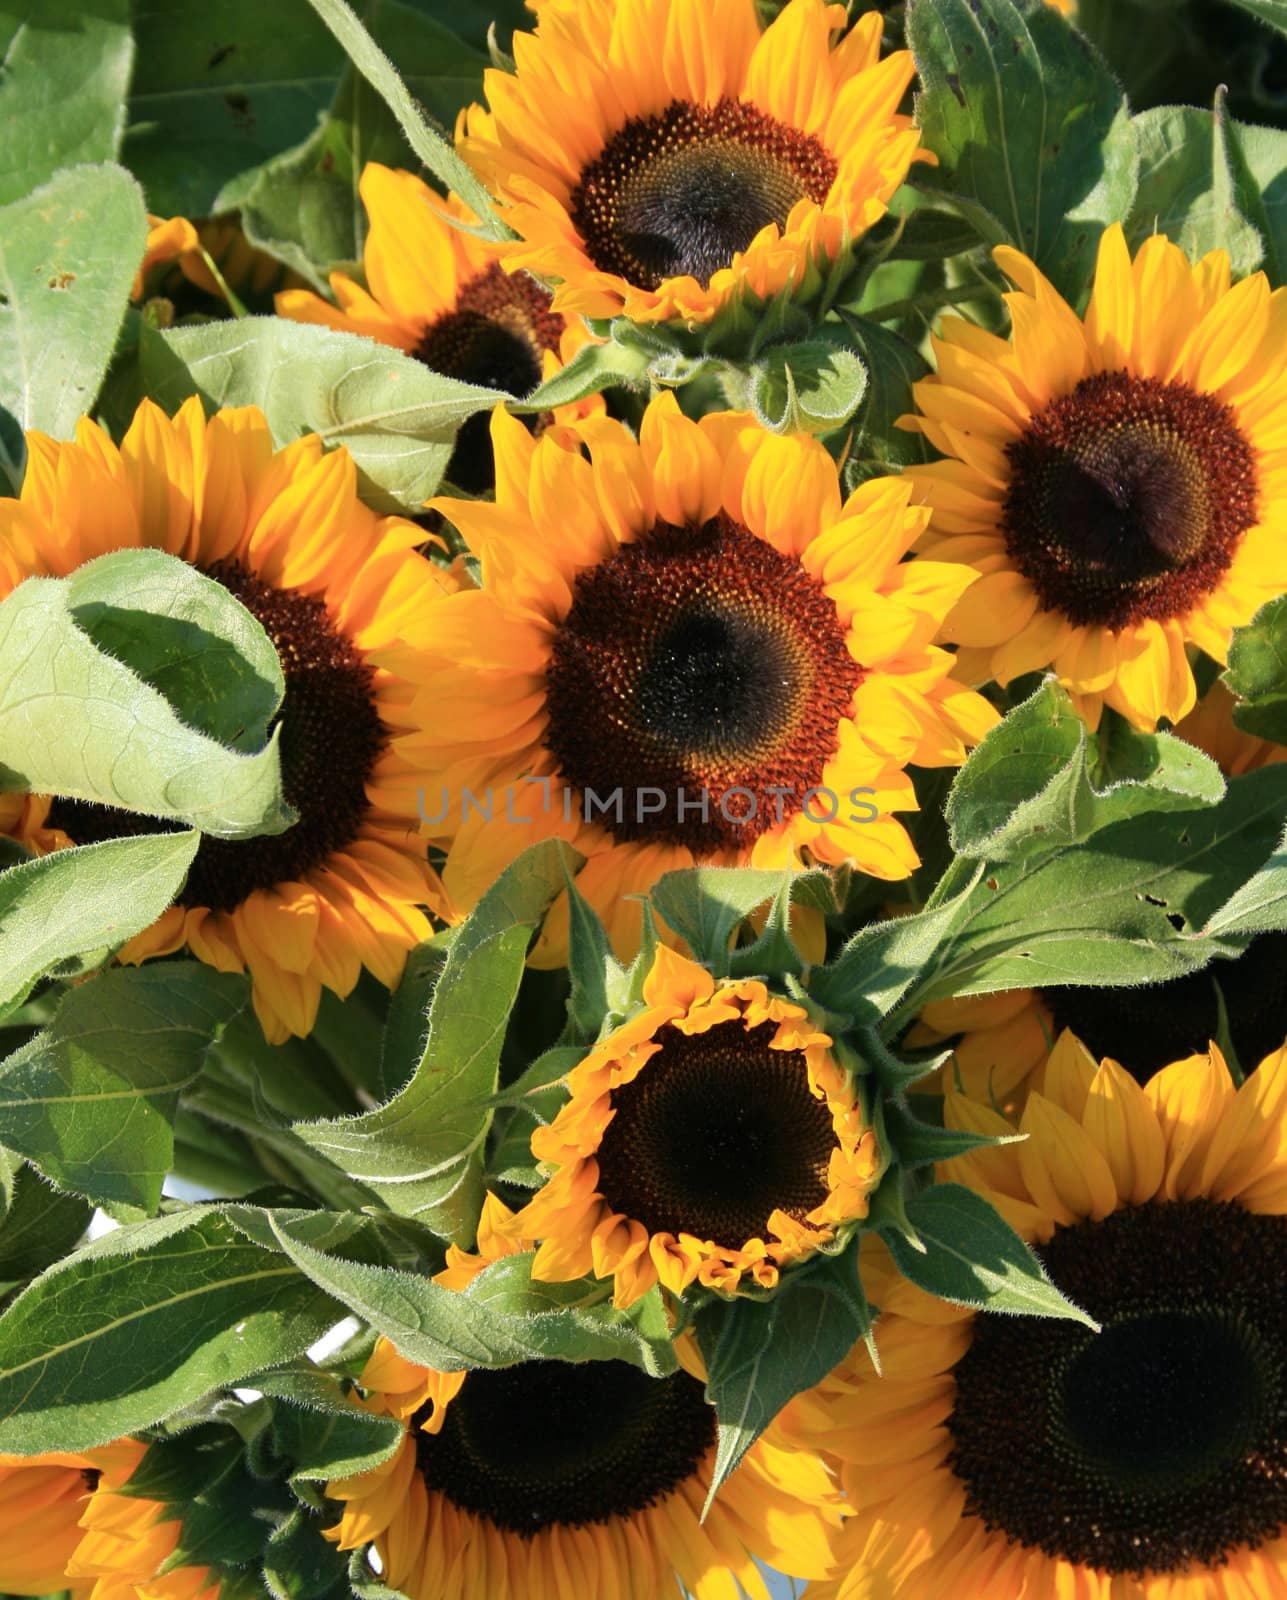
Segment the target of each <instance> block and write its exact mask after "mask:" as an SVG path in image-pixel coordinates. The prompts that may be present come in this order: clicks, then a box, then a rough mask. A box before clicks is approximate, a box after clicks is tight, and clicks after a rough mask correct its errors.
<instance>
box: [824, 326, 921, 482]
mask: <svg viewBox="0 0 1287 1600" xmlns="http://www.w3.org/2000/svg"><path fill="white" fill-rule="evenodd" d="M840 316H841V319H842V321H843V322H844V324H845V327H846V328H848V330H849V333H850V335H851V336H852V338H853V341H854V344H855V345H856V346H857V348H858V353H859V355H861V357H862V359H863V364H864V365H865V367H866V368H867V393H866V395H865V397H864V400H863V405H862V408H861V410H860V411H859V414H858V425H859V434H858V444H857V447H856V450H855V456H856V459H857V461H858V462H859V463H861V464H862V467H863V475H864V476H869V477H870V476H878V475H879V474H881V473H884V472H888V471H889V470H890V469H891V468H897V467H901V466H908V465H910V464H912V463H914V462H917V461H924V460H925V459H926V455H927V452H926V448H925V440H924V438H923V436H922V435H921V434H919V433H906V432H904V431H903V430H902V429H901V428H896V427H895V426H894V424H895V423H896V422H897V420H898V418H899V417H901V416H904V415H905V414H907V413H908V412H910V411H912V410H914V409H915V406H914V402H913V400H912V385H913V384H914V383H918V382H919V381H920V380H921V379H922V378H923V377H925V375H926V374H927V373H928V372H929V365H928V363H927V362H926V361H925V358H924V357H923V356H922V355H921V353H920V351H919V350H917V349H916V347H915V346H914V345H911V344H908V342H907V340H906V339H902V338H900V337H899V336H898V334H896V333H894V332H892V331H891V330H890V329H888V328H882V327H881V326H880V324H879V323H876V322H869V321H867V320H866V319H865V318H863V317H852V316H848V315H846V314H845V313H844V312H843V311H842V312H841V313H840Z"/></svg>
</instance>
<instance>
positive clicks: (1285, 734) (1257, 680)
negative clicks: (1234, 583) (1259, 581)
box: [1224, 595, 1287, 744]
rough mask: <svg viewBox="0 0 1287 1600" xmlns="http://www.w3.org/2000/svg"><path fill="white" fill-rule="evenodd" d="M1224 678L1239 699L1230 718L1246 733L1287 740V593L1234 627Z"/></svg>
mask: <svg viewBox="0 0 1287 1600" xmlns="http://www.w3.org/2000/svg"><path fill="white" fill-rule="evenodd" d="M1224 681H1225V683H1226V684H1228V686H1229V688H1230V689H1231V690H1232V691H1233V693H1234V694H1235V695H1237V696H1238V699H1239V703H1238V704H1237V705H1236V706H1235V707H1234V711H1233V720H1234V721H1235V722H1236V723H1237V725H1238V726H1239V727H1240V728H1242V729H1244V730H1245V731H1246V732H1247V733H1252V734H1255V735H1256V737H1257V738H1259V739H1270V740H1272V741H1273V742H1274V743H1275V744H1287V595H1279V597H1278V598H1277V599H1276V600H1271V601H1270V602H1269V604H1268V605H1265V606H1262V607H1261V608H1260V610H1259V611H1258V612H1257V613H1256V615H1255V616H1254V617H1253V618H1252V619H1251V621H1250V622H1249V623H1248V624H1247V625H1246V627H1245V628H1235V629H1234V634H1233V644H1232V646H1231V647H1230V650H1229V670H1228V672H1226V673H1225V675H1224Z"/></svg>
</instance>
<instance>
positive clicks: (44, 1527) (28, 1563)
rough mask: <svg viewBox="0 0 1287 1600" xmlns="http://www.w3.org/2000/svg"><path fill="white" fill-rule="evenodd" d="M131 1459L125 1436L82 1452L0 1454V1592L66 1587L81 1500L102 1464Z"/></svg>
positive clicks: (40, 1591) (80, 1590)
mask: <svg viewBox="0 0 1287 1600" xmlns="http://www.w3.org/2000/svg"><path fill="white" fill-rule="evenodd" d="M134 1459H135V1455H134V1447H133V1443H132V1441H130V1440H125V1441H122V1442H121V1443H118V1444H109V1445H104V1446H102V1447H101V1448H99V1449H97V1450H90V1451H87V1452H86V1453H85V1454H83V1455H62V1454H50V1455H40V1456H7V1455H0V1593H4V1594H11V1595H12V1594H51V1593H54V1592H56V1591H60V1590H62V1589H65V1588H66V1587H67V1583H66V1579H67V1563H68V1562H69V1561H70V1560H71V1558H72V1555H73V1553H74V1552H75V1549H76V1546H77V1545H78V1544H79V1543H80V1539H81V1528H80V1519H81V1515H82V1513H83V1512H84V1510H85V1504H86V1501H87V1500H88V1499H89V1497H90V1496H91V1495H92V1494H93V1492H94V1488H95V1485H96V1484H97V1483H98V1481H99V1478H100V1476H101V1474H102V1473H103V1471H104V1469H105V1468H107V1467H109V1466H112V1465H113V1464H115V1463H118V1462H121V1461H128V1462H130V1463H132V1462H133V1461H134ZM76 1592H77V1594H81V1593H83V1592H84V1591H83V1588H82V1587H81V1586H77V1589H76Z"/></svg>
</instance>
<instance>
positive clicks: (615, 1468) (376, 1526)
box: [326, 1197, 840, 1600]
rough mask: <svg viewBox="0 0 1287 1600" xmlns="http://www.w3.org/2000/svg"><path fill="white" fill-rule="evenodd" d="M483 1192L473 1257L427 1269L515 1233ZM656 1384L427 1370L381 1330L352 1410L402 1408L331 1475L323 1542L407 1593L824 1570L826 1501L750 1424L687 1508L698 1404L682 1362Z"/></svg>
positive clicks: (831, 1512)
mask: <svg viewBox="0 0 1287 1600" xmlns="http://www.w3.org/2000/svg"><path fill="white" fill-rule="evenodd" d="M512 1220H513V1219H512V1218H511V1217H510V1215H509V1213H508V1211H507V1210H506V1208H505V1206H504V1205H503V1204H501V1203H500V1202H499V1201H497V1200H496V1199H495V1198H494V1197H489V1201H488V1205H487V1208H486V1210H485V1211H484V1217H483V1223H482V1225H481V1226H480V1229H479V1238H478V1244H479V1254H478V1255H477V1256H473V1257H467V1256H464V1255H463V1254H462V1253H461V1252H459V1251H453V1252H452V1253H451V1255H450V1257H449V1263H448V1266H447V1268H446V1270H445V1271H444V1272H442V1273H440V1274H439V1275H438V1277H437V1280H436V1281H438V1282H439V1283H442V1284H444V1285H445V1286H447V1287H450V1288H458V1289H459V1288H464V1287H465V1286H466V1285H467V1284H468V1283H469V1282H470V1281H471V1280H472V1278H473V1277H475V1276H476V1275H477V1273H478V1272H479V1271H481V1270H482V1269H483V1268H484V1267H486V1266H487V1264H488V1263H489V1261H491V1260H495V1259H496V1258H497V1257H499V1256H501V1255H505V1254H508V1253H510V1252H512V1251H513V1250H515V1249H518V1248H521V1247H523V1246H524V1245H526V1244H527V1243H528V1241H526V1240H516V1239H515V1238H514V1237H513V1230H512V1227H510V1226H509V1224H510V1223H512ZM681 1354H682V1355H683V1357H684V1359H685V1362H686V1367H691V1368H692V1370H691V1371H689V1370H681V1371H678V1372H675V1373H673V1374H672V1375H671V1376H669V1377H665V1378H653V1377H649V1376H647V1375H646V1374H645V1373H644V1372H642V1371H640V1369H639V1368H637V1367H634V1366H630V1365H628V1364H627V1363H625V1362H621V1361H585V1362H579V1363H569V1362H561V1361H524V1362H520V1363H518V1364H517V1365H516V1366H512V1367H504V1368H501V1369H499V1370H479V1371H472V1372H450V1373H443V1372H434V1371H432V1370H430V1369H428V1368H425V1367H419V1366H415V1365H413V1364H412V1363H411V1362H409V1361H406V1360H404V1359H403V1357H402V1356H400V1355H399V1354H398V1353H397V1351H396V1350H395V1349H394V1348H393V1346H392V1345H391V1344H390V1343H389V1342H388V1341H387V1340H385V1339H381V1340H380V1341H379V1343H378V1344H377V1346H376V1349H375V1352H374V1354H373V1355H372V1356H371V1359H370V1360H369V1361H368V1362H367V1365H366V1367H365V1369H364V1370H363V1373H362V1376H361V1378H360V1379H359V1383H360V1384H361V1386H362V1388H363V1389H364V1390H365V1391H366V1397H365V1399H364V1400H363V1402H362V1403H363V1404H364V1405H365V1406H366V1407H367V1408H368V1409H370V1410H375V1411H379V1412H383V1413H385V1414H388V1415H391V1416H396V1417H400V1418H402V1419H403V1420H404V1421H405V1423H406V1426H407V1433H406V1437H405V1439H404V1440H403V1443H402V1445H401V1447H400V1448H399V1449H398V1451H397V1453H396V1454H395V1455H394V1456H393V1457H392V1458H391V1459H390V1460H389V1461H387V1462H385V1463H384V1464H383V1465H382V1466H379V1467H376V1468H374V1469H373V1470H372V1471H370V1472H366V1473H363V1474H361V1476H359V1477H354V1478H348V1479H344V1480H339V1481H333V1482H331V1483H329V1484H328V1485H327V1490H326V1492H327V1495H328V1496H329V1497H330V1498H331V1499H333V1500H337V1501H339V1502H341V1504H342V1506H343V1515H342V1516H341V1518H340V1520H339V1522H338V1524H337V1525H336V1526H335V1527H333V1528H331V1529H329V1530H327V1537H328V1538H330V1539H332V1540H334V1541H335V1542H336V1543H338V1544H339V1546H340V1548H341V1549H344V1550H351V1549H355V1548H358V1547H361V1546H364V1545H370V1546H372V1547H373V1548H374V1550H375V1553H376V1555H377V1557H378V1559H379V1563H380V1568H381V1571H382V1573H383V1575H384V1581H385V1582H386V1583H388V1584H390V1585H391V1586H392V1587H393V1588H395V1589H398V1590H400V1591H401V1592H402V1593H403V1594H405V1595H407V1596H408V1600H482V1597H484V1596H485V1597H486V1600H588V1597H590V1596H599V1595H604V1596H606V1595H612V1596H614V1597H618V1600H672V1597H673V1596H674V1595H675V1594H676V1593H677V1592H678V1591H679V1587H680V1586H681V1585H682V1588H683V1590H684V1591H686V1592H687V1593H689V1594H691V1595H693V1596H694V1597H695V1600H734V1597H735V1596H737V1595H746V1596H748V1597H750V1600H770V1596H769V1591H768V1588H767V1586H766V1584H765V1582H764V1579H763V1577H762V1576H761V1574H760V1571H759V1569H758V1567H757V1565H756V1561H757V1559H758V1560H759V1561H763V1562H766V1563H768V1564H769V1565H771V1566H774V1567H777V1568H778V1569H779V1570H780V1571H783V1572H790V1573H793V1574H795V1575H796V1576H797V1577H802V1578H818V1577H821V1576H823V1575H824V1574H825V1573H826V1572H828V1571H829V1570H830V1568H831V1544H832V1541H833V1539H834V1537H835V1534H836V1531H837V1528H838V1525H839V1518H840V1510H839V1506H840V1501H839V1496H838V1494H837V1492H836V1488H835V1485H834V1483H833V1481H832V1480H831V1478H830V1476H829V1474H828V1473H827V1470H826V1468H825V1467H824V1466H823V1465H822V1463H821V1462H820V1461H819V1460H818V1459H817V1457H816V1456H814V1455H812V1454H810V1453H808V1452H805V1451H797V1450H794V1449H792V1448H790V1447H789V1446H787V1445H786V1444H785V1442H784V1441H782V1440H780V1439H778V1438H777V1437H776V1435H775V1434H773V1433H772V1432H770V1433H768V1434H765V1435H762V1436H761V1437H760V1438H759V1439H758V1440H757V1441H756V1443H755V1444H754V1445H752V1447H751V1449H750V1450H749V1451H748V1452H747V1454H746V1456H745V1458H744V1459H743V1461H742V1463H741V1465H740V1466H739V1467H738V1469H737V1471H736V1472H735V1473H734V1474H733V1476H732V1477H731V1478H730V1479H729V1480H728V1482H727V1483H726V1484H725V1485H724V1487H723V1488H722V1489H721V1490H720V1493H719V1495H718V1496H717V1498H716V1500H715V1502H714V1505H713V1506H712V1507H711V1510H710V1512H709V1514H708V1515H707V1517H706V1520H705V1521H704V1522H703V1521H702V1520H701V1514H702V1508H703V1504H704V1501H705V1498H706V1493H707V1490H708V1488H709V1486H710V1481H711V1470H712V1465H713V1461H714V1454H715V1429H716V1422H715V1412H714V1410H713V1409H712V1408H711V1406H710V1405H708V1404H707V1402H706V1399H705V1396H704V1393H703V1385H702V1381H701V1378H702V1374H701V1368H700V1361H699V1359H698V1357H697V1355H696V1352H695V1350H693V1349H691V1347H690V1346H688V1345H687V1343H686V1342H685V1343H684V1344H683V1345H682V1346H681Z"/></svg>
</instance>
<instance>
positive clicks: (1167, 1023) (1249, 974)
mask: <svg viewBox="0 0 1287 1600" xmlns="http://www.w3.org/2000/svg"><path fill="white" fill-rule="evenodd" d="M1217 984H1218V985H1219V987H1220V993H1221V994H1222V995H1223V996H1224V1004H1225V1012H1226V1015H1227V1019H1228V1024H1229V1037H1230V1039H1231V1040H1232V1043H1233V1047H1234V1050H1235V1052H1236V1053H1237V1056H1238V1061H1239V1064H1240V1065H1241V1066H1242V1068H1243V1070H1244V1071H1246V1072H1250V1071H1251V1070H1252V1069H1253V1068H1254V1067H1256V1066H1258V1065H1259V1064H1260V1062H1261V1061H1263V1060H1264V1058H1265V1057H1266V1056H1267V1055H1268V1054H1269V1053H1270V1051H1272V1050H1277V1049H1279V1048H1280V1047H1281V1045H1282V1044H1283V1042H1284V1040H1287V934H1284V933H1262V934H1261V935H1260V936H1259V938H1256V939H1253V940H1252V941H1251V943H1250V944H1249V945H1248V946H1247V948H1246V950H1245V951H1244V952H1243V953H1242V955H1240V956H1239V957H1238V958H1237V959H1236V960H1235V961H1213V962H1212V963H1211V965H1210V966H1208V967H1203V968H1202V969H1201V970H1200V971H1198V972H1188V973H1185V974H1184V976H1183V977H1180V978H1172V979H1171V980H1170V982H1169V983H1155V984H1149V985H1148V986H1147V987H1145V988H1141V989H1128V988H1113V989H1098V988H1077V987H1069V988H1062V987H1052V988H1047V989H1042V990H1041V997H1042V999H1043V1000H1044V1001H1045V1002H1046V1004H1047V1005H1048V1006H1049V1007H1050V1010H1051V1013H1052V1015H1053V1017H1054V1023H1055V1027H1056V1029H1057V1030H1062V1029H1064V1028H1071V1029H1072V1031H1073V1032H1074V1033H1075V1034H1076V1035H1077V1037H1078V1038H1079V1039H1080V1040H1081V1041H1082V1043H1083V1044H1084V1045H1085V1046H1086V1048H1087V1049H1088V1050H1089V1051H1090V1053H1091V1054H1092V1055H1093V1056H1094V1057H1095V1059H1096V1060H1097V1061H1098V1060H1100V1059H1102V1057H1104V1056H1112V1058H1113V1059H1114V1060H1115V1061H1120V1062H1121V1064H1122V1065H1123V1066H1124V1067H1125V1068H1126V1070H1127V1071H1128V1072H1129V1073H1130V1074H1131V1076H1132V1077H1133V1078H1134V1079H1135V1080H1136V1081H1137V1082H1138V1083H1147V1082H1148V1080H1149V1079H1150V1078H1151V1077H1152V1076H1153V1074H1154V1073H1155V1072H1157V1071H1158V1070H1159V1069H1160V1068H1161V1067H1165V1066H1167V1065H1168V1064H1169V1063H1170V1062H1172V1061H1182V1060H1183V1059H1184V1057H1185V1056H1191V1055H1197V1054H1199V1053H1201V1052H1202V1051H1204V1050H1206V1048H1207V1045H1208V1044H1209V1042H1210V1041H1211V1040H1212V1039H1215V1038H1216V1037H1217V1030H1218V1028H1219V1003H1218V997H1217V994H1216V985H1217Z"/></svg>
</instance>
